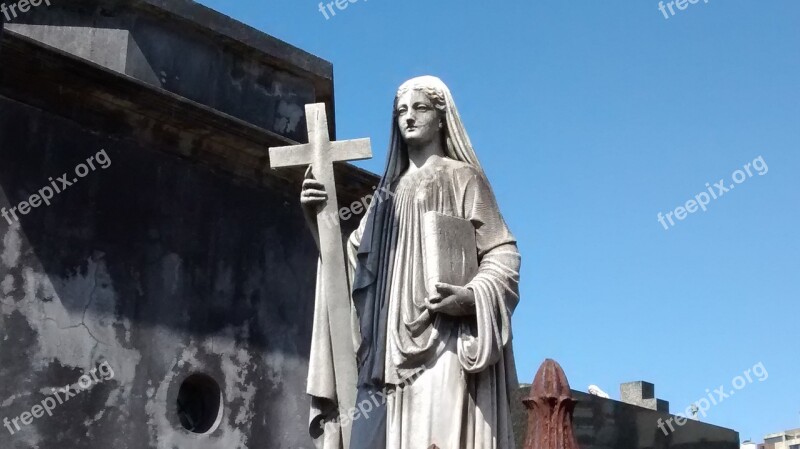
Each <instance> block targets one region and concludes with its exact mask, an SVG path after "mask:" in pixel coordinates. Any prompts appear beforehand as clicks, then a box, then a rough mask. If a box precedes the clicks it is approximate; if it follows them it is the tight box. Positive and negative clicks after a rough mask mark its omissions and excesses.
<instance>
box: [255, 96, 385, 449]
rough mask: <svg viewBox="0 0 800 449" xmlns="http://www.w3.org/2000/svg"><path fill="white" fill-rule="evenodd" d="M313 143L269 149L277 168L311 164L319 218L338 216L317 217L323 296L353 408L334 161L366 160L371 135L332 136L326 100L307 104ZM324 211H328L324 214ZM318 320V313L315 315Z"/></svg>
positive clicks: (342, 396)
mask: <svg viewBox="0 0 800 449" xmlns="http://www.w3.org/2000/svg"><path fill="white" fill-rule="evenodd" d="M306 122H307V123H308V144H306V145H294V146H287V147H280V148H270V150H269V154H270V165H271V166H272V168H278V167H291V166H303V165H309V164H310V165H311V167H312V169H311V170H312V173H313V174H314V177H315V178H316V179H317V181H319V182H321V183H322V184H323V185H324V186H325V191H326V193H327V194H328V200H327V201H326V203H325V206H324V207H323V208H321V209H320V210H319V211H318V212H317V217H318V218H320V217H323V216H325V217H332V218H333V220H319V219H318V220H317V223H318V224H319V226H320V227H319V246H320V270H321V276H320V279H321V282H322V284H323V288H319V287H320V286H318V288H317V291H319V292H322V294H321V297H320V298H319V300H322V301H325V302H326V304H325V305H324V306H325V307H324V310H327V318H328V321H329V328H330V334H331V335H330V338H331V346H332V352H333V363H334V371H335V377H336V394H337V400H338V403H339V408H340V409H344V410H349V409H350V407H353V406H354V405H355V400H356V381H357V379H358V371H357V368H356V351H355V348H353V338H352V335H351V329H352V325H351V305H350V303H351V299H350V288H349V282H348V280H347V271H346V266H345V263H346V262H345V258H344V248H343V247H342V230H341V225H340V223H339V214H338V209H339V206H338V201H337V197H336V181H335V179H334V175H333V163H334V162H340V161H348V160H358V159H367V158H370V157H371V156H372V151H371V149H370V142H369V139H358V140H351V141H341V142H331V141H330V138H329V135H328V119H327V116H326V114H325V104H324V103H318V104H309V105H306ZM323 214H324V215H323ZM314 319H315V320H316V319H317V316H315V317H314ZM342 438H343V440H344V441H343V442H344V447H345V448H349V447H350V427H349V426H347V427H345V426H343V428H342Z"/></svg>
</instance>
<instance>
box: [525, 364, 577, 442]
mask: <svg viewBox="0 0 800 449" xmlns="http://www.w3.org/2000/svg"><path fill="white" fill-rule="evenodd" d="M522 402H523V403H524V404H525V407H526V408H527V409H528V435H527V437H526V438H525V449H579V448H578V442H577V440H576V439H575V435H574V434H573V432H572V412H573V410H574V409H575V400H574V399H572V392H571V390H570V388H569V381H567V376H566V375H565V374H564V370H562V369H561V366H560V365H559V364H558V363H557V362H556V361H555V360H551V359H547V360H545V361H544V363H543V364H542V366H541V367H540V368H539V371H538V372H537V373H536V378H534V380H533V385H531V392H530V396H529V397H527V398H525V399H524V400H523V401H522Z"/></svg>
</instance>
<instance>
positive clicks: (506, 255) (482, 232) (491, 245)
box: [459, 173, 521, 372]
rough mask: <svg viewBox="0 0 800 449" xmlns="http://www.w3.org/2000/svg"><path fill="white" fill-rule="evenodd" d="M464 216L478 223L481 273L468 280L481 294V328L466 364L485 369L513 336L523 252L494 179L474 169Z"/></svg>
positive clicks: (477, 305) (477, 320)
mask: <svg viewBox="0 0 800 449" xmlns="http://www.w3.org/2000/svg"><path fill="white" fill-rule="evenodd" d="M463 191H464V195H465V196H464V202H463V206H464V211H463V212H464V217H465V218H467V219H469V220H470V221H471V222H472V224H473V226H474V227H475V237H476V243H477V250H478V261H479V265H478V273H477V275H476V276H475V277H474V278H473V279H472V281H470V282H469V283H467V288H469V289H470V290H472V291H473V292H474V295H475V324H476V325H477V332H476V333H475V335H474V337H475V338H474V344H470V349H469V350H466V349H465V350H462V351H460V352H459V358H460V359H461V363H462V366H463V367H464V368H465V369H466V370H467V371H469V372H479V371H483V370H484V369H486V368H488V367H489V366H491V365H493V364H494V363H496V362H497V361H498V360H499V359H500V357H501V355H502V353H503V349H504V348H505V347H506V346H507V345H508V344H509V342H510V340H511V314H512V313H513V311H514V309H515V308H516V306H517V304H518V303H519V269H520V259H521V258H520V254H519V250H518V249H517V242H516V239H515V238H514V236H513V234H511V231H510V230H509V229H508V226H507V225H506V222H505V220H504V219H503V216H502V214H501V213H500V209H499V207H498V206H497V201H496V199H495V197H494V193H493V192H492V189H491V187H489V183H488V181H486V179H485V178H484V177H483V176H482V175H480V174H479V173H474V174H473V176H471V177H470V178H469V179H468V180H467V182H466V185H465V189H464V190H463Z"/></svg>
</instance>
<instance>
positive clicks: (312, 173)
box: [303, 165, 314, 179]
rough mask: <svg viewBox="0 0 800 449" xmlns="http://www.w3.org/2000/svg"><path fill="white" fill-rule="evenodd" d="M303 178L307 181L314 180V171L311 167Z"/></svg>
mask: <svg viewBox="0 0 800 449" xmlns="http://www.w3.org/2000/svg"><path fill="white" fill-rule="evenodd" d="M303 178H305V179H314V171H313V170H312V169H311V166H310V165H309V166H308V168H307V169H306V174H305V175H304V176H303Z"/></svg>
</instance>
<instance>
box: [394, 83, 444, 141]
mask: <svg viewBox="0 0 800 449" xmlns="http://www.w3.org/2000/svg"><path fill="white" fill-rule="evenodd" d="M396 113H397V126H398V127H399V128H400V134H401V135H402V136H403V140H405V142H406V144H408V145H409V146H423V145H426V144H428V143H430V142H433V141H434V140H435V139H438V138H439V132H440V130H441V123H442V120H441V118H440V117H439V113H438V112H437V111H436V108H434V106H433V103H431V101H430V100H429V99H428V96H427V95H425V93H423V92H421V91H419V90H416V89H409V90H408V91H406V92H405V93H403V94H402V95H401V96H400V97H399V98H398V99H397V111H396Z"/></svg>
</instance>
